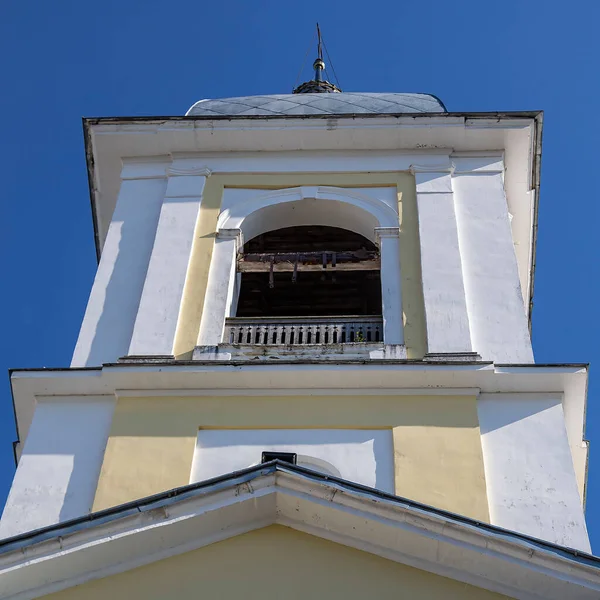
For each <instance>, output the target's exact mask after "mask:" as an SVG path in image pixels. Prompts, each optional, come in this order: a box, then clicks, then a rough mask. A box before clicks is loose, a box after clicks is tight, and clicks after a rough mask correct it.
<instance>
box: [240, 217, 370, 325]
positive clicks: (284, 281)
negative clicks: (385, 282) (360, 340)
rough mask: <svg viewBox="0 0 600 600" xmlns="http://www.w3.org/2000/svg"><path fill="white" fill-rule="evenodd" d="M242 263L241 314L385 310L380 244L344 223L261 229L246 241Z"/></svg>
mask: <svg viewBox="0 0 600 600" xmlns="http://www.w3.org/2000/svg"><path fill="white" fill-rule="evenodd" d="M238 269H239V271H240V272H241V286H240V293H239V298H238V304H237V311H236V316H238V317H304V316H314V317H317V316H320V317H322V316H350V315H354V316H359V315H360V316H364V315H369V316H379V315H381V280H380V274H379V252H378V249H377V247H376V246H375V244H373V242H371V241H370V240H367V239H366V238H365V237H363V236H362V235H360V234H358V233H354V232H352V231H348V230H346V229H341V228H338V227H326V226H313V225H308V226H299V227H285V228H283V229H277V230H275V231H269V232H267V233H263V234H261V235H258V236H256V237H255V238H253V239H252V240H249V241H248V242H246V244H245V245H244V248H243V251H242V253H241V255H240V256H239V258H238Z"/></svg>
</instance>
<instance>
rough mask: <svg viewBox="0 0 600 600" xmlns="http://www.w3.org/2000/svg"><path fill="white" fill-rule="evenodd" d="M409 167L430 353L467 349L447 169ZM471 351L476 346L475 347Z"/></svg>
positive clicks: (466, 324) (466, 320)
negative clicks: (413, 180) (415, 214)
mask: <svg viewBox="0 0 600 600" xmlns="http://www.w3.org/2000/svg"><path fill="white" fill-rule="evenodd" d="M434 169H435V168H432V167H419V166H413V167H411V171H412V172H413V174H414V176H415V182H416V187H417V210H418V215H419V239H420V244H421V277H422V281H423V300H424V304H425V321H426V326H427V349H428V352H429V353H430V354H447V353H453V354H454V353H468V352H471V351H472V349H473V348H472V346H471V335H470V331H469V316H468V313H467V301H466V298H465V288H464V283H463V273H462V265H461V258H460V247H459V244H458V231H457V226H456V215H455V211H454V196H453V194H452V179H451V176H450V172H449V169H447V170H446V171H445V172H443V171H441V170H440V171H435V170H434ZM475 350H477V349H476V348H475Z"/></svg>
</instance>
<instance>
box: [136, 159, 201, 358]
mask: <svg viewBox="0 0 600 600" xmlns="http://www.w3.org/2000/svg"><path fill="white" fill-rule="evenodd" d="M209 175H210V171H209V170H208V169H205V168H200V169H195V170H189V169H185V168H181V167H180V166H178V163H177V161H175V162H174V163H173V166H172V168H171V169H170V170H169V180H168V184H167V190H166V193H165V199H164V201H163V204H162V208H161V212H160V218H159V221H158V228H157V231H156V238H155V240H154V247H153V248H152V255H151V257H150V264H149V265H148V273H147V275H146V282H145V283H144V289H143V292H142V298H141V301H140V306H139V310H138V313H137V318H136V321H135V327H134V329H133V336H132V340H131V345H130V346H129V354H130V355H138V356H139V355H157V354H158V355H170V354H172V353H173V344H174V341H175V331H176V329H177V320H178V317H179V313H180V308H181V299H182V296H183V288H184V285H185V280H186V275H187V272H188V265H189V261H190V256H191V252H192V244H193V241H194V232H195V229H196V222H197V220H198V215H199V213H200V206H201V204H202V193H203V191H204V185H205V183H206V178H207V177H208V176H209Z"/></svg>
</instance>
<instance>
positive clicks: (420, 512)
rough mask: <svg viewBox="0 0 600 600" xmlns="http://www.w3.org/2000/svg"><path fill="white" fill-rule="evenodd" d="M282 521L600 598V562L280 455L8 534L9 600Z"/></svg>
mask: <svg viewBox="0 0 600 600" xmlns="http://www.w3.org/2000/svg"><path fill="white" fill-rule="evenodd" d="M271 524H280V525H285V526H287V527H292V528H294V529H297V530H299V531H303V532H305V533H310V534H311V535H316V536H317V537H323V538H325V539H329V540H330V541H334V542H337V543H341V544H343V545H346V546H350V547H354V548H356V549H359V550H366V551H368V552H371V553H373V554H376V555H379V556H383V557H384V558H387V559H389V560H393V561H396V562H398V563H401V564H406V565H409V566H413V567H416V568H419V569H422V570H425V571H428V572H431V573H436V574H438V575H442V576H445V577H450V578H452V579H455V580H457V581H462V582H463V583H468V584H471V585H475V586H476V587H480V588H483V589H487V590H489V591H493V592H498V593H501V594H505V595H508V596H509V597H511V598H515V599H518V600H542V599H543V600H564V598H569V599H570V600H597V598H598V597H600V596H599V595H600V568H599V567H600V559H598V558H597V557H593V556H590V555H586V554H584V553H580V552H577V551H575V550H571V549H568V548H563V547H560V546H556V545H554V544H549V543H547V542H543V541H540V540H536V539H533V538H530V537H528V536H524V535H520V534H516V533H513V532H510V531H506V530H503V529H500V528H498V527H494V526H493V525H488V524H484V523H479V522H477V521H473V520H472V519H468V518H466V517H461V516H459V515H455V514H452V513H448V512H446V511H441V510H437V509H435V508H432V507H430V506H425V505H423V504H420V503H417V502H412V501H410V500H408V499H406V498H400V497H397V496H393V495H390V494H385V493H382V492H380V491H378V490H374V489H371V488H366V487H364V486H361V485H357V484H354V483H351V482H349V481H344V480H342V479H338V478H335V477H329V476H325V475H322V474H320V473H317V472H314V471H310V470H308V469H304V468H302V467H297V466H294V465H289V464H287V463H279V462H272V463H266V464H262V465H257V466H255V467H251V468H249V469H245V470H243V471H238V472H236V473H230V474H229V475H226V476H222V477H217V478H215V479H212V480H209V481H204V482H200V483H196V484H191V485H188V486H184V487H181V488H177V489H174V490H170V491H168V492H164V493H161V494H157V495H155V496H151V497H148V498H144V499H142V500H139V501H135V502H130V503H128V504H123V505H121V506H117V507H114V508H111V509H108V510H104V511H101V512H99V513H94V514H91V515H86V516H84V517H82V518H79V519H74V520H72V521H69V522H65V523H59V524H57V525H52V526H50V527H46V528H44V529H40V530H37V531H32V532H30V533H26V534H23V535H19V536H16V537H13V538H10V539H6V540H2V541H0V596H1V597H3V598H6V597H18V598H37V597H39V596H41V595H44V594H47V593H50V592H54V591H58V590H61V589H66V588H69V587H73V586H74V585H78V584H79V583H82V582H85V581H89V580H90V579H96V578H102V577H105V576H107V575H112V574H115V573H119V572H123V571H126V570H129V569H132V568H135V567H137V566H140V565H143V564H149V563H151V562H154V561H156V560H160V559H162V558H167V557H168V556H174V555H176V554H180V553H182V552H186V551H188V550H191V549H196V548H200V547H202V546H205V545H209V544H212V543H214V542H216V541H221V540H224V539H227V538H230V537H233V536H236V535H239V534H240V533H245V532H248V531H252V530H254V529H259V528H262V527H265V526H267V525H271Z"/></svg>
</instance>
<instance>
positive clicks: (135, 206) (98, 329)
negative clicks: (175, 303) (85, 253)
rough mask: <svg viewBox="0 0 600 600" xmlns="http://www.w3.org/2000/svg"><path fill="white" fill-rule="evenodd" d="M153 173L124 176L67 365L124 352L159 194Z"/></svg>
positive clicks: (160, 183) (161, 184) (161, 185)
mask: <svg viewBox="0 0 600 600" xmlns="http://www.w3.org/2000/svg"><path fill="white" fill-rule="evenodd" d="M165 185H166V180H165V178H164V173H163V174H162V176H160V177H158V178H156V179H124V180H123V181H122V182H121V189H120V191H119V197H118V200H117V206H116V208H115V212H114V214H113V217H112V220H111V223H110V226H109V229H108V234H107V236H106V240H105V242H104V247H103V249H102V257H101V259H100V264H99V265H98V270H97V272H96V278H95V279H94V285H93V286H92V291H91V293H90V297H89V300H88V305H87V309H86V311H85V316H84V318H83V323H82V325H81V330H80V332H79V337H78V339H77V345H76V346H75V352H74V353H73V359H72V361H71V366H72V367H88V366H98V365H102V364H104V363H108V362H115V361H116V360H117V359H118V358H119V357H121V356H124V355H125V354H127V350H128V348H129V344H130V342H131V334H132V331H133V326H134V323H135V317H136V313H137V309H138V305H139V303H140V295H141V293H142V288H143V286H144V278H145V276H146V270H147V268H148V260H149V259H150V252H151V251H152V243H153V242H154V234H155V232H156V224H157V222H158V217H159V214H160V207H161V203H162V200H163V198H164V195H165Z"/></svg>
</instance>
